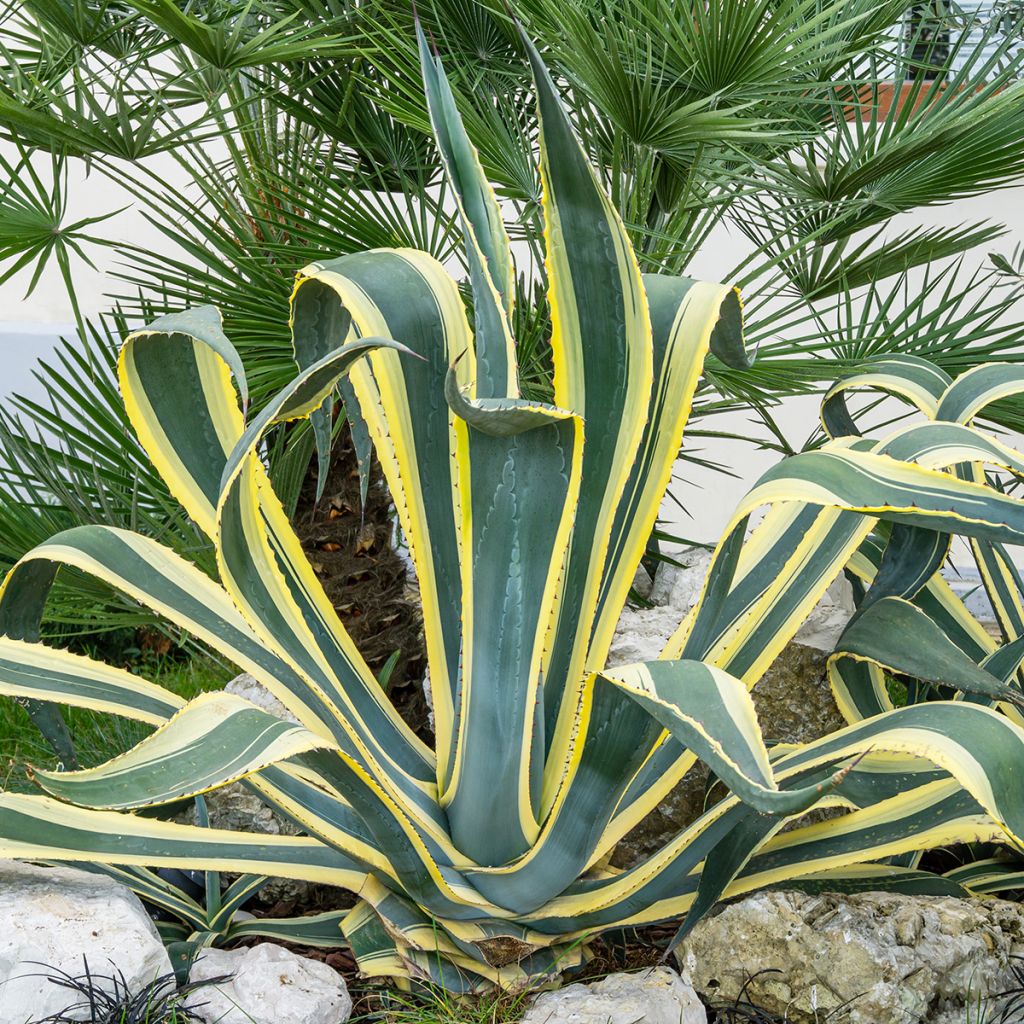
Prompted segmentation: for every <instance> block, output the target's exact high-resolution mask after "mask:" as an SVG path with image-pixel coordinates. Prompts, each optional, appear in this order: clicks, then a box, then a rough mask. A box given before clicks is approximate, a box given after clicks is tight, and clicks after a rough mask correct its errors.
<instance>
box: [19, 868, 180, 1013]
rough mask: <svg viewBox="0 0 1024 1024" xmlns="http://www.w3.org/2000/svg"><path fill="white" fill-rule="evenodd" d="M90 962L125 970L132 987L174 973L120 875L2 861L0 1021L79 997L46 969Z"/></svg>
mask: <svg viewBox="0 0 1024 1024" xmlns="http://www.w3.org/2000/svg"><path fill="white" fill-rule="evenodd" d="M86 962H87V963H88V966H89V971H90V973H92V974H94V975H96V976H100V975H113V974H116V973H118V972H120V973H121V974H123V975H124V979H125V983H126V985H127V986H128V988H129V990H130V991H132V992H136V991H140V990H142V989H144V988H145V987H146V986H147V985H149V984H151V983H152V982H153V981H155V980H156V979H157V978H158V977H161V976H163V975H167V974H170V973H171V961H170V959H169V958H168V956H167V951H166V950H165V949H164V946H163V943H162V942H161V941H160V936H159V935H158V934H157V931H156V928H155V927H154V925H153V922H152V921H151V920H150V918H149V915H148V914H147V913H146V911H145V909H144V908H143V906H142V904H141V903H140V902H139V900H138V899H137V898H136V896H135V895H134V893H132V892H130V891H129V890H128V889H126V888H125V887H124V886H123V885H121V884H120V883H119V882H115V881H114V880H113V879H112V878H106V877H104V876H103V875H94V874H91V873H89V872H86V871H78V870H75V869H74V868H68V867H53V868H44V867H37V866H35V865H31V864H22V863H19V862H16V861H0V1021H2V1022H3V1024H26V1021H30V1020H38V1019H39V1018H41V1017H47V1016H49V1015H51V1014H55V1013H60V1012H61V1011H63V1010H65V1009H66V1008H67V1007H68V1006H69V1005H71V1004H73V1003H75V1002H77V999H76V997H75V995H74V993H72V992H70V991H69V990H68V989H66V988H62V987H60V986H58V985H54V984H52V983H50V982H48V981H46V980H45V977H43V976H45V975H49V974H53V973H55V971H66V972H67V973H68V974H70V975H72V976H77V975H81V974H84V973H85V969H84V963H86ZM97 982H98V983H99V984H101V985H102V984H103V981H102V979H101V978H99V977H97ZM83 1019H84V1018H83Z"/></svg>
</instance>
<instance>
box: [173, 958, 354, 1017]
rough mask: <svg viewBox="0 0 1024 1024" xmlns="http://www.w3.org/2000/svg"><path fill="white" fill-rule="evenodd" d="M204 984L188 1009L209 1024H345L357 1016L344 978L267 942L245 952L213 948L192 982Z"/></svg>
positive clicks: (196, 966) (194, 971) (197, 964)
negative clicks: (353, 1015)
mask: <svg viewBox="0 0 1024 1024" xmlns="http://www.w3.org/2000/svg"><path fill="white" fill-rule="evenodd" d="M223 977H227V978H228V980H227V981H222V982H219V983H217V984H212V985H204V986H203V987H202V988H200V989H199V990H198V991H197V992H196V993H195V995H194V996H192V997H191V999H190V1001H189V1003H188V1008H189V1009H190V1010H191V1011H192V1012H193V1013H195V1014H196V1015H197V1016H198V1017H199V1019H200V1020H202V1021H203V1022H204V1024H343V1022H344V1021H347V1020H348V1019H349V1017H350V1016H351V1015H352V999H351V997H350V996H349V994H348V988H347V987H346V985H345V980H344V978H342V977H341V975H340V974H338V972H337V971H335V970H334V969H333V968H331V967H328V966H327V964H324V963H321V962H320V961H319V960H310V959H308V958H306V957H301V956H297V955H296V954H295V953H292V952H290V951H289V950H287V949H284V948H283V947H282V946H277V945H274V943H272V942H263V943H260V944H259V945H256V946H249V947H248V948H245V949H232V950H225V949H207V950H205V951H204V952H203V953H202V954H201V955H200V957H199V959H198V960H197V961H196V962H195V963H194V964H193V965H192V970H191V973H190V974H189V981H190V982H205V981H211V980H212V979H214V978H223Z"/></svg>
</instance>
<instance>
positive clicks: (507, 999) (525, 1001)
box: [350, 989, 535, 1024]
mask: <svg viewBox="0 0 1024 1024" xmlns="http://www.w3.org/2000/svg"><path fill="white" fill-rule="evenodd" d="M534 994H535V993H524V994H520V995H510V994H508V993H499V994H495V995H487V996H479V997H477V998H475V999H474V998H464V999H459V998H456V997H454V996H452V995H450V994H448V993H447V992H444V991H442V990H441V989H438V990H436V991H432V992H430V993H428V994H424V995H415V996H413V995H406V994H404V993H402V992H393V991H387V990H377V991H376V992H374V997H373V1000H372V1002H373V1003H374V1004H376V1005H375V1006H374V1007H373V1009H372V1010H371V1011H370V1012H368V1013H360V1012H359V1009H358V1003H357V1011H356V1014H355V1015H353V1016H352V1018H351V1020H350V1024H517V1022H518V1021H520V1020H521V1019H522V1016H523V1014H524V1013H525V1012H526V1010H527V1007H528V1006H529V1004H530V1001H531V999H532V996H533V995H534ZM353 996H356V993H353Z"/></svg>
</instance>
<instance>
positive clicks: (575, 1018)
mask: <svg viewBox="0 0 1024 1024" xmlns="http://www.w3.org/2000/svg"><path fill="white" fill-rule="evenodd" d="M641 1021H642V1022H643V1024H706V1021H707V1016H706V1015H705V1013H704V1007H703V1006H702V1005H701V1002H700V1000H699V999H698V998H697V994H696V993H695V992H694V991H693V989H692V988H691V987H690V986H689V985H688V984H687V983H686V982H685V981H683V979H682V978H680V977H679V975H678V974H676V972H675V971H673V970H670V969H669V968H667V967H652V968H650V969H648V970H646V971H639V972H637V973H634V974H611V975H609V976H608V977H607V978H602V979H601V980H600V981H597V982H594V983H593V984H590V985H568V986H566V987H565V988H562V989H558V990H557V991H555V992H543V993H541V994H540V995H539V996H538V997H537V999H536V1001H535V1002H534V1004H533V1006H531V1007H530V1009H529V1010H527V1011H526V1015H525V1016H524V1017H523V1021H522V1024H639V1022H641Z"/></svg>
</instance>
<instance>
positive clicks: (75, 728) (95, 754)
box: [0, 656, 235, 792]
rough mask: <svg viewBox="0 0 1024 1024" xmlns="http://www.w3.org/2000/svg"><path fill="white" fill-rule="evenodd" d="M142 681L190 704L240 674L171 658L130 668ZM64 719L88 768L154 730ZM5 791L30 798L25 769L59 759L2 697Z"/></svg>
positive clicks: (110, 719) (91, 718)
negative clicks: (194, 698)
mask: <svg viewBox="0 0 1024 1024" xmlns="http://www.w3.org/2000/svg"><path fill="white" fill-rule="evenodd" d="M125 667H126V668H128V670H129V671H131V672H136V673H137V674H138V675H139V677H140V678H144V679H148V680H150V681H151V682H154V683H158V684H159V685H160V686H164V687H166V688H167V689H168V690H171V691H173V692H174V693H176V694H178V695H179V696H180V697H184V698H185V699H186V700H188V699H190V698H192V697H196V696H198V695H199V694H200V693H205V692H206V691H207V690H219V689H220V688H221V687H222V686H223V685H224V684H225V683H226V682H228V681H229V680H230V679H231V678H232V677H233V676H234V675H235V672H234V671H232V670H231V669H230V668H227V667H225V666H223V665H221V664H219V663H217V662H215V661H213V660H212V659H208V658H202V657H196V658H191V659H189V660H182V659H180V658H173V657H168V656H152V657H142V658H140V659H138V661H137V662H136V663H135V664H132V665H127V666H125ZM64 717H65V720H66V721H67V723H68V728H69V729H70V730H71V735H72V737H73V738H74V741H75V748H76V750H77V751H78V756H79V758H80V760H81V762H82V765H83V766H84V767H91V766H92V765H97V764H102V763H103V762H104V761H106V760H109V759H110V758H111V757H114V756H115V755H117V754H120V753H122V752H123V751H125V750H127V749H128V748H129V747H131V746H133V745H134V744H136V743H138V742H139V740H141V739H143V738H144V737H146V736H147V735H149V733H150V732H152V729H151V728H149V727H148V726H145V725H142V724H141V723H139V722H132V721H129V720H128V719H125V718H118V717H117V716H115V715H108V714H103V713H101V712H97V711H85V710H83V709H81V708H65V709H64ZM0 750H2V751H3V756H4V761H3V763H2V764H0V788H2V789H8V790H12V791H14V792H26V791H30V790H34V789H35V787H34V786H33V785H32V783H31V782H30V781H29V779H28V777H27V776H26V774H25V765H26V764H31V765H34V766H35V767H38V768H53V767H55V766H56V759H55V758H54V756H53V751H52V750H50V748H49V746H48V745H47V743H46V741H45V740H44V739H43V737H42V736H41V735H40V734H39V730H38V729H36V727H35V726H34V725H33V724H32V720H31V719H30V718H29V716H28V712H27V711H26V710H25V709H24V708H23V707H22V706H21V705H20V704H18V703H17V702H16V701H14V700H11V699H10V698H7V697H0Z"/></svg>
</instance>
